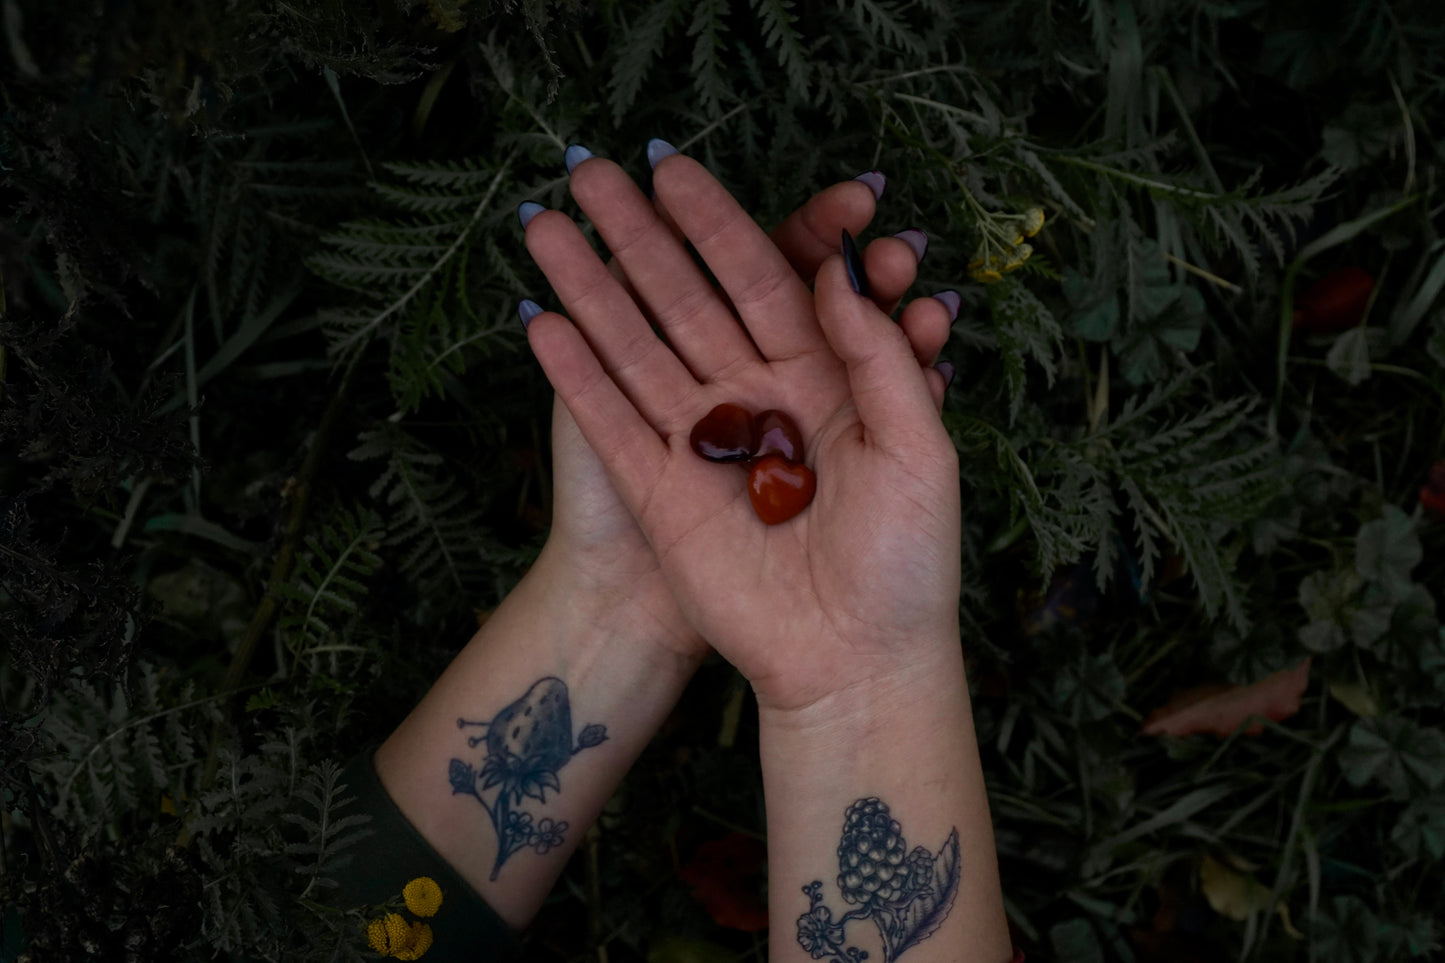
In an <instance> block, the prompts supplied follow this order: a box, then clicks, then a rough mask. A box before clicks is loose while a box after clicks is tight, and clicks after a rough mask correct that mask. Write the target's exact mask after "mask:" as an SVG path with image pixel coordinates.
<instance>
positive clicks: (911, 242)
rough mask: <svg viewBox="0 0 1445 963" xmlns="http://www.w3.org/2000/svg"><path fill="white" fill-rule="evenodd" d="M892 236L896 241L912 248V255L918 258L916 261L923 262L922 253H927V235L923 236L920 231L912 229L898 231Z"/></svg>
mask: <svg viewBox="0 0 1445 963" xmlns="http://www.w3.org/2000/svg"><path fill="white" fill-rule="evenodd" d="M893 236H894V237H896V238H898V240H900V241H902V242H903V243H905V244H907V245H908V246H909V247H911V248H913V253H914V254H915V255H917V256H918V260H919V261H920V262H921V261H922V260H923V255H924V253H926V252H927V251H928V235H927V234H924V233H923V232H922V231H920V230H918V229H917V228H914V229H912V230H908V231H899V232H898V233H897V234H895V235H893Z"/></svg>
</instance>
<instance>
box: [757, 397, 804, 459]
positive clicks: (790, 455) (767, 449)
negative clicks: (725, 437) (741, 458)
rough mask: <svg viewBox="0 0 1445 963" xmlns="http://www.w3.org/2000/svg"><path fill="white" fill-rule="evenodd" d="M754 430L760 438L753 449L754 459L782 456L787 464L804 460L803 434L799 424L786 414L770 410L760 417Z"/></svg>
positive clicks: (774, 409) (773, 409)
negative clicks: (765, 456) (766, 456)
mask: <svg viewBox="0 0 1445 963" xmlns="http://www.w3.org/2000/svg"><path fill="white" fill-rule="evenodd" d="M754 429H755V430H756V432H757V438H758V442H757V445H756V446H755V447H754V449H753V457H754V458H762V457H763V456H764V455H780V456H782V459H783V461H786V462H800V461H802V460H803V433H802V432H801V431H799V430H798V423H797V422H795V421H793V419H792V418H790V417H788V415H787V414H786V413H785V412H782V411H779V410H778V409H776V408H770V409H768V410H767V411H765V412H763V413H762V414H760V415H758V417H757V420H756V421H755V423H754Z"/></svg>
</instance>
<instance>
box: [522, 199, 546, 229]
mask: <svg viewBox="0 0 1445 963" xmlns="http://www.w3.org/2000/svg"><path fill="white" fill-rule="evenodd" d="M545 210H546V208H545V207H543V206H542V205H541V204H538V203H537V202H536V201H523V202H522V203H520V204H518V205H517V220H519V221H521V222H522V227H523V228H526V226H527V225H528V224H530V223H531V222H532V218H534V217H536V216H537V215H538V214H541V213H542V212H543V211H545Z"/></svg>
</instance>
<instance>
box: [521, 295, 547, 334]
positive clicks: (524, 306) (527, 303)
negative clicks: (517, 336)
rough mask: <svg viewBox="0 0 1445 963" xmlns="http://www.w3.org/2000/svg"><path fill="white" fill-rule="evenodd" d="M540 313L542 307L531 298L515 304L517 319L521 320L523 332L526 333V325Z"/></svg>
mask: <svg viewBox="0 0 1445 963" xmlns="http://www.w3.org/2000/svg"><path fill="white" fill-rule="evenodd" d="M541 313H542V306H541V305H540V304H538V303H537V302H536V301H533V300H532V299H531V298H523V299H522V300H521V302H520V303H518V304H517V317H519V318H521V319H522V330H523V331H526V330H527V325H529V324H531V323H532V319H533V318H535V317H536V316H537V315H539V314H541Z"/></svg>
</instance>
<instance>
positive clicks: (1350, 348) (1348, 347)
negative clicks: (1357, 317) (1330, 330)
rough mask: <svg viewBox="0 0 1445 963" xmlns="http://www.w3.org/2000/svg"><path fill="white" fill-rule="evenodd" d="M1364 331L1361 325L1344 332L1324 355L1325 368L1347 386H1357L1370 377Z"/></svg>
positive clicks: (1368, 349) (1368, 348)
mask: <svg viewBox="0 0 1445 963" xmlns="http://www.w3.org/2000/svg"><path fill="white" fill-rule="evenodd" d="M1365 331H1366V329H1365V327H1364V326H1363V325H1361V326H1358V327H1353V328H1351V329H1350V330H1348V331H1346V332H1344V333H1343V334H1341V335H1340V336H1339V337H1337V338H1335V343H1334V344H1332V345H1330V351H1329V354H1327V355H1325V366H1326V367H1328V368H1329V369H1330V370H1331V371H1333V372H1334V373H1335V374H1337V375H1339V376H1340V377H1341V378H1343V379H1344V381H1345V383H1346V384H1349V385H1357V384H1359V383H1360V382H1361V381H1364V380H1365V379H1366V378H1368V377H1369V376H1370V346H1369V342H1368V340H1367V339H1366V337H1365Z"/></svg>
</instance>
